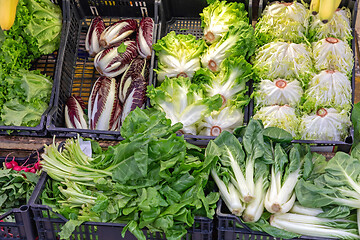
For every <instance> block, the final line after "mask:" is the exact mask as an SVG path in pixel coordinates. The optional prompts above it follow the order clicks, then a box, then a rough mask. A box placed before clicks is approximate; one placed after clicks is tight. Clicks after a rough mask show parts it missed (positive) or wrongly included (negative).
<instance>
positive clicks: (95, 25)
mask: <svg viewBox="0 0 360 240" xmlns="http://www.w3.org/2000/svg"><path fill="white" fill-rule="evenodd" d="M104 30H105V24H104V21H103V20H102V18H101V17H100V16H97V17H95V18H94V19H93V20H92V21H91V24H90V27H89V29H88V32H87V34H86V39H85V49H86V51H87V52H88V53H89V54H90V56H92V57H94V56H95V55H96V54H97V53H98V52H100V51H101V50H102V46H101V45H100V36H101V34H102V33H103V31H104Z"/></svg>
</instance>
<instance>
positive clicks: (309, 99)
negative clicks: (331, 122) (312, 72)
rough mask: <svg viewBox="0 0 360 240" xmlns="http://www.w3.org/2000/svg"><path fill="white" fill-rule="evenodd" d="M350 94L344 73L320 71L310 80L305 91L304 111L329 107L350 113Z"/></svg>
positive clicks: (347, 79) (349, 84) (349, 86)
mask: <svg viewBox="0 0 360 240" xmlns="http://www.w3.org/2000/svg"><path fill="white" fill-rule="evenodd" d="M351 93H352V90H351V82H350V80H349V78H348V77H347V76H346V75H345V74H344V73H341V72H339V71H336V70H324V71H321V72H320V73H319V74H317V75H316V76H315V77H314V78H313V79H311V81H310V83H309V88H308V89H307V90H306V91H305V99H306V101H305V103H304V110H305V111H309V110H310V111H312V110H313V109H317V108H318V107H319V106H331V107H334V108H336V109H345V110H347V111H350V110H351V96H352V95H351Z"/></svg>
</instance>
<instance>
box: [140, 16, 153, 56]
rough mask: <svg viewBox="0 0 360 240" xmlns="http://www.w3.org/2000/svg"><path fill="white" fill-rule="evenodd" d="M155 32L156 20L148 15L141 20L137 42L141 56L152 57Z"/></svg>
mask: <svg viewBox="0 0 360 240" xmlns="http://www.w3.org/2000/svg"><path fill="white" fill-rule="evenodd" d="M153 32H154V20H152V18H149V17H146V18H143V19H142V20H141V21H140V25H139V31H138V33H137V36H136V44H137V48H138V51H139V54H140V56H142V57H143V58H150V57H151V51H152V40H153Z"/></svg>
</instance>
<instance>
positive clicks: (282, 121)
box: [254, 105, 299, 137]
mask: <svg viewBox="0 0 360 240" xmlns="http://www.w3.org/2000/svg"><path fill="white" fill-rule="evenodd" d="M254 119H260V120H261V121H262V122H263V124H264V127H265V128H267V127H278V128H282V129H284V130H286V131H288V132H289V133H291V135H292V136H293V137H295V136H296V133H297V127H298V125H299V119H298V118H297V116H296V114H295V109H294V108H292V107H290V106H288V105H284V106H279V105H274V106H269V107H262V108H260V110H258V111H257V112H256V114H255V115H254Z"/></svg>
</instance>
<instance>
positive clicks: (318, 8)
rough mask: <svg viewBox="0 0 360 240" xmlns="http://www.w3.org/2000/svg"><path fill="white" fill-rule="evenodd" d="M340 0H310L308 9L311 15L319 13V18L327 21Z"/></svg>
mask: <svg viewBox="0 0 360 240" xmlns="http://www.w3.org/2000/svg"><path fill="white" fill-rule="evenodd" d="M340 3H341V0H311V3H310V11H311V12H312V14H313V15H316V14H317V13H319V17H320V20H321V21H322V22H323V23H328V22H329V20H330V19H331V18H332V16H333V15H334V13H335V11H336V10H337V9H338V7H339V5H340Z"/></svg>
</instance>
